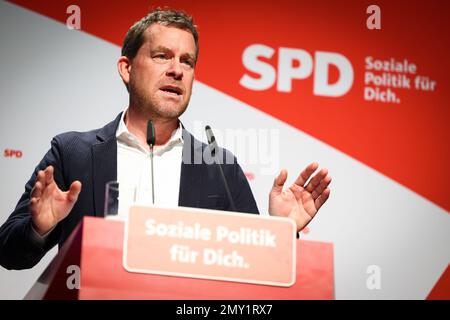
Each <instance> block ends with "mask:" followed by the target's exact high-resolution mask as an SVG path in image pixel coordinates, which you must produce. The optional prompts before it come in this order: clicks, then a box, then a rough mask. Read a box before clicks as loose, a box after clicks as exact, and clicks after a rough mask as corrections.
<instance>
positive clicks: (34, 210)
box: [30, 198, 40, 216]
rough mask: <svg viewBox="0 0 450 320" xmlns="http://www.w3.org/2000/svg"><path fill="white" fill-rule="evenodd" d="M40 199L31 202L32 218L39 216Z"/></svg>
mask: <svg viewBox="0 0 450 320" xmlns="http://www.w3.org/2000/svg"><path fill="white" fill-rule="evenodd" d="M39 202H40V201H39V199H38V198H31V200H30V212H31V215H32V216H35V215H37V213H38V212H39V208H38V206H39Z"/></svg>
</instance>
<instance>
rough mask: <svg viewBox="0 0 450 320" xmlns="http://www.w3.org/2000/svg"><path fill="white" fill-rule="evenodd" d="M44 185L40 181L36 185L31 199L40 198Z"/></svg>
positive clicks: (32, 190)
mask: <svg viewBox="0 0 450 320" xmlns="http://www.w3.org/2000/svg"><path fill="white" fill-rule="evenodd" d="M42 189H43V188H42V183H40V182H39V181H38V182H36V183H35V184H34V187H33V189H31V197H32V198H40V197H41V195H42Z"/></svg>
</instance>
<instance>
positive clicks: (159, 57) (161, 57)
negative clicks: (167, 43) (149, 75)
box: [153, 53, 167, 59]
mask: <svg viewBox="0 0 450 320" xmlns="http://www.w3.org/2000/svg"><path fill="white" fill-rule="evenodd" d="M153 58H156V59H167V56H166V55H165V54H163V53H160V54H156V55H154V56H153Z"/></svg>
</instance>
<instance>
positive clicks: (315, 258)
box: [25, 217, 334, 300]
mask: <svg viewBox="0 0 450 320" xmlns="http://www.w3.org/2000/svg"><path fill="white" fill-rule="evenodd" d="M123 238H124V222H123V221H114V220H106V219H103V218H96V217H84V218H83V220H82V221H81V222H80V224H79V225H78V226H77V228H76V229H75V230H74V231H73V232H72V234H71V236H70V237H69V238H68V239H67V241H66V242H65V244H64V245H63V247H62V248H61V249H60V251H59V253H58V254H57V255H56V256H55V258H54V259H53V260H52V262H51V263H50V264H49V266H48V267H47V268H46V270H45V271H44V272H43V273H42V275H41V276H40V277H39V279H38V280H37V282H36V283H35V284H34V285H33V286H32V288H31V289H30V290H29V292H28V293H27V295H26V296H25V299H52V300H53V299H126V300H129V299H139V300H141V299H149V300H303V299H334V270H333V245H332V244H331V243H325V242H317V241H306V240H298V239H297V241H298V242H297V265H296V268H297V269H296V282H295V284H294V285H293V286H291V287H277V286H270V285H260V284H247V283H239V282H230V281H220V280H206V279H195V278H186V277H177V276H164V275H156V274H155V275H154V274H142V273H132V272H128V271H126V270H125V268H124V267H123V265H122V257H123ZM261 263H262V264H264V261H261ZM77 270H78V271H79V274H78V276H80V281H79V283H80V286H79V289H77V288H74V286H73V281H72V280H73V277H75V276H77V274H76V272H77Z"/></svg>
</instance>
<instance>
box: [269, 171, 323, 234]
mask: <svg viewBox="0 0 450 320" xmlns="http://www.w3.org/2000/svg"><path fill="white" fill-rule="evenodd" d="M318 167H319V165H318V164H317V163H315V162H314V163H311V164H310V165H309V166H307V167H306V168H305V170H303V171H302V172H301V173H300V175H299V176H298V178H297V179H296V180H295V182H294V183H293V184H292V186H290V187H289V188H287V189H285V190H283V186H284V183H285V182H286V179H287V171H286V170H284V169H283V170H281V172H280V174H279V175H278V177H276V178H275V180H274V182H273V187H272V190H271V191H270V194H269V214H270V215H272V216H280V217H289V218H291V219H293V220H294V221H295V223H296V224H297V232H299V231H301V230H302V229H303V228H304V227H305V226H306V225H307V224H308V223H309V222H310V221H311V220H312V219H313V218H314V216H315V215H316V213H317V211H318V210H319V209H320V207H322V206H323V204H324V203H325V202H326V201H327V199H328V197H329V196H330V189H329V188H328V185H329V184H330V182H331V177H330V176H329V175H328V170H327V169H322V170H320V171H319V172H318V173H317V174H316V175H314V176H313V177H312V178H311V180H310V181H309V182H308V184H307V185H305V183H306V182H307V181H308V179H309V178H310V177H311V175H312V174H313V173H314V171H316V170H317V168H318Z"/></svg>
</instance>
